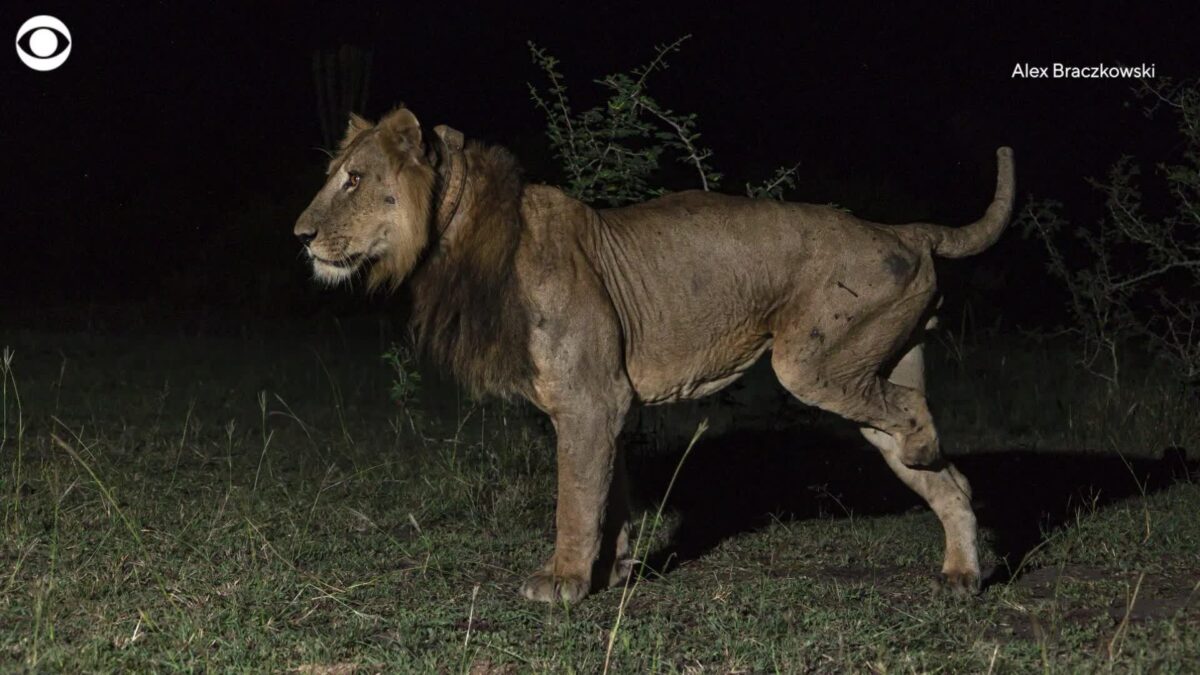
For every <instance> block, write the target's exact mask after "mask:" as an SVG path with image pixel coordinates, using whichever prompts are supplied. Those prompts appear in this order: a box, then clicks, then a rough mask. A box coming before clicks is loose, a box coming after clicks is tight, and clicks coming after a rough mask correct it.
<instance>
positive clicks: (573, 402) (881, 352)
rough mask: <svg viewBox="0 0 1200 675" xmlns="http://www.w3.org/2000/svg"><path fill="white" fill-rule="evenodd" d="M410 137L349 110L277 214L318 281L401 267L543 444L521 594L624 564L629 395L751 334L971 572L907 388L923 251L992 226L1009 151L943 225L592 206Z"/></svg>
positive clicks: (821, 212) (962, 250) (689, 195)
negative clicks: (550, 525) (553, 478)
mask: <svg viewBox="0 0 1200 675" xmlns="http://www.w3.org/2000/svg"><path fill="white" fill-rule="evenodd" d="M434 132H435V135H434V137H432V138H426V137H425V136H424V135H423V134H422V132H421V126H420V124H419V123H418V122H417V118H416V117H415V116H414V115H413V113H412V112H410V111H409V110H407V109H405V108H398V109H396V110H393V111H392V112H391V113H389V114H388V115H387V116H386V117H384V118H383V119H382V120H381V121H380V122H379V123H378V124H375V125H372V124H370V123H369V122H367V121H365V120H363V119H362V118H359V117H357V116H352V117H351V119H350V125H349V128H348V129H347V131H346V137H345V139H344V140H343V141H342V143H341V146H340V148H339V152H338V154H337V156H336V157H334V159H333V161H332V162H330V164H329V169H328V176H329V177H328V179H327V180H326V182H325V186H324V187H323V188H321V191H320V192H318V193H317V196H316V197H315V198H314V199H313V201H312V204H310V205H309V207H308V208H307V209H306V210H305V211H304V213H303V214H301V216H300V219H299V220H298V221H297V223H296V228H295V233H296V236H297V237H299V238H300V241H301V242H302V243H303V244H304V247H305V250H306V251H307V252H308V256H309V258H310V259H311V261H312V266H313V272H314V274H315V276H316V278H317V279H320V280H322V281H325V282H330V283H335V282H341V281H345V280H347V279H350V278H351V276H352V275H353V274H354V273H355V272H356V271H357V270H359V269H360V268H365V269H366V270H367V275H368V276H367V284H368V286H369V287H372V288H374V287H378V286H385V287H388V288H395V287H396V286H398V285H399V284H400V283H401V281H403V280H404V279H406V278H407V279H409V283H410V285H411V289H412V295H413V323H414V333H415V335H416V336H417V340H418V342H419V343H420V344H421V345H422V346H424V347H425V348H426V349H427V350H428V351H429V352H430V353H431V354H432V355H433V356H434V357H435V359H436V360H437V361H439V362H440V363H441V364H443V365H446V366H449V367H450V368H451V369H452V370H453V371H454V373H455V374H456V376H457V377H458V378H459V379H460V380H461V381H462V382H463V383H464V384H465V385H466V386H467V387H468V388H469V389H470V390H471V391H472V392H474V393H476V394H485V393H490V394H498V395H501V396H512V395H520V396H523V397H525V398H527V399H528V400H529V401H530V402H532V403H533V405H535V406H537V407H538V408H539V409H540V410H542V411H543V412H545V413H546V414H547V415H549V416H550V419H551V421H552V422H553V424H554V430H555V432H556V435H557V443H558V450H557V452H558V511H557V519H556V523H557V529H556V540H555V545H554V553H553V554H552V555H551V556H550V559H549V560H548V561H547V562H546V564H545V565H544V566H543V567H542V568H541V569H539V570H537V571H536V572H534V574H533V575H532V576H531V577H529V579H527V580H526V581H525V583H524V584H523V586H522V588H521V593H522V594H523V595H524V596H525V597H526V598H529V599H532V600H542V601H566V602H574V601H577V600H579V599H581V598H583V597H584V596H585V595H587V594H588V593H589V592H591V591H593V590H596V589H598V588H602V587H604V586H605V585H611V584H614V583H616V582H618V581H620V580H621V579H622V578H623V577H622V573H623V572H624V571H626V570H627V569H628V567H629V565H628V560H627V556H628V551H629V541H628V529H627V528H628V525H627V521H628V516H629V507H628V501H627V494H626V487H625V476H624V463H623V461H622V455H621V453H620V452H618V449H617V445H616V438H617V434H618V432H619V431H620V430H621V426H622V422H623V420H624V418H625V413H626V412H627V411H628V410H629V406H630V405H631V404H632V403H634V402H640V403H646V404H655V403H666V402H670V401H679V400H683V399H689V398H695V397H700V396H705V395H708V394H711V393H713V392H715V391H717V390H719V389H721V388H722V387H724V386H726V385H728V384H729V383H731V382H733V381H734V380H736V379H737V378H738V376H739V375H741V374H742V372H744V371H745V370H746V369H747V368H749V367H750V366H751V364H753V363H754V362H755V361H757V360H758V358H759V357H760V356H762V355H763V353H764V352H766V351H767V350H771V366H772V367H773V368H774V370H775V373H776V374H777V375H778V377H779V381H780V382H781V383H782V384H783V386H784V387H786V388H787V390H788V391H790V392H791V393H792V394H793V395H794V396H795V397H796V398H798V399H799V400H801V401H803V402H804V403H806V404H808V405H813V406H817V407H818V408H822V409H824V410H828V411H831V412H834V413H837V414H838V415H841V416H842V417H845V418H847V419H849V420H853V421H854V422H857V423H859V424H861V425H862V428H863V434H864V435H865V436H866V437H867V439H868V440H869V441H870V442H871V443H872V444H874V445H875V446H876V447H877V448H879V450H880V451H881V452H882V453H883V456H884V459H885V460H886V461H887V463H888V465H889V466H891V467H892V469H893V470H894V471H895V472H896V474H897V475H898V476H899V477H900V479H901V480H903V481H904V482H905V483H907V484H908V486H909V487H911V488H912V489H913V490H915V491H916V492H917V493H918V494H920V495H921V497H923V498H924V499H925V501H926V502H928V503H929V505H930V507H932V508H933V510H934V512H935V513H937V515H938V518H940V519H941V522H942V526H943V528H944V529H945V534H946V553H945V561H944V563H943V565H942V579H943V581H944V584H945V585H946V586H947V587H948V588H949V589H951V590H953V591H955V592H957V593H976V592H978V591H979V586H980V576H979V561H978V555H977V551H976V526H975V515H974V513H973V512H972V511H971V506H970V487H969V486H968V483H967V480H966V479H965V478H964V477H963V476H962V474H960V473H959V472H958V471H957V470H956V469H955V468H954V467H953V466H952V465H951V464H950V463H949V462H947V461H946V460H945V459H943V458H942V456H941V454H940V451H939V448H938V436H937V432H936V431H935V429H934V424H933V420H932V419H931V418H930V415H929V409H928V408H927V407H926V404H925V396H924V374H923V365H924V364H923V360H922V352H921V340H922V337H921V335H922V332H923V331H924V329H925V328H926V327H927V324H928V322H929V321H930V320H931V316H932V309H933V303H934V301H935V278H934V269H933V256H934V255H935V254H936V255H939V256H942V257H948V258H958V257H962V256H968V255H972V254H975V253H979V252H980V251H983V250H984V249H986V248H987V247H988V246H990V245H991V244H992V243H993V242H994V241H995V240H996V239H997V237H999V236H1000V233H1001V232H1002V231H1003V230H1004V227H1005V225H1006V224H1007V223H1008V220H1009V216H1010V214H1011V212H1012V200H1013V163H1012V151H1011V150H1010V149H1008V148H1000V150H999V151H998V152H997V157H998V161H999V172H998V178H997V181H996V194H995V198H994V200H993V201H992V203H991V205H990V206H989V207H988V209H987V213H986V214H985V215H984V216H983V218H981V219H980V220H978V221H976V222H975V223H972V224H971V225H968V226H966V227H961V228H948V227H943V226H940V225H929V224H924V223H919V224H910V225H900V226H887V225H878V224H875V223H869V222H865V221H862V220H859V219H858V218H855V217H853V216H851V215H848V214H846V213H843V212H841V211H839V210H837V209H833V208H829V207H826V206H815V205H811V204H793V203H784V202H777V201H770V200H756V199H747V198H744V197H731V196H726V195H720V194H713V193H708V192H697V191H690V192H682V193H678V194H671V195H667V196H664V197H661V198H659V199H654V200H652V201H649V202H646V203H643V204H637V205H634V206H628V207H624V208H616V209H593V208H591V207H589V206H587V205H586V204H583V203H582V202H579V201H578V200H575V199H572V198H571V197H569V196H567V195H566V194H564V193H563V192H562V191H561V190H558V189H556V188H553V187H548V186H545V185H524V184H523V183H522V182H521V179H520V174H519V170H518V167H517V164H516V162H515V161H514V160H513V158H512V156H511V155H509V153H508V152H507V151H505V150H503V149H501V148H497V147H484V146H482V145H478V144H475V143H472V144H469V145H467V146H466V147H464V145H463V138H462V134H460V133H459V132H457V131H455V130H453V129H450V128H448V127H445V126H438V127H435V128H434Z"/></svg>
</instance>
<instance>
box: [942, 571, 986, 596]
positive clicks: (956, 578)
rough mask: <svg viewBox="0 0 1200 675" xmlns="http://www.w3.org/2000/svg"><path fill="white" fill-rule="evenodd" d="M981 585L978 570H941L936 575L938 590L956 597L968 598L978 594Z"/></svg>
mask: <svg viewBox="0 0 1200 675" xmlns="http://www.w3.org/2000/svg"><path fill="white" fill-rule="evenodd" d="M982 587H983V585H982V583H981V581H980V578H979V572H975V571H971V570H966V571H958V572H942V573H941V574H940V575H938V582H937V588H938V590H940V591H942V592H945V593H950V594H952V595H953V596H955V597H957V598H969V597H973V596H976V595H979V591H980V590H981V589H982Z"/></svg>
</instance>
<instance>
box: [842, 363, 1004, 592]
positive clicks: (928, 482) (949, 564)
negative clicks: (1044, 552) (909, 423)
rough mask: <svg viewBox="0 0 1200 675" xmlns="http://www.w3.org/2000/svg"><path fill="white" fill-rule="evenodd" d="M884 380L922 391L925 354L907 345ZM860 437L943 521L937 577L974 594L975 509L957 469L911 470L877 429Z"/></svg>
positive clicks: (957, 589) (976, 576)
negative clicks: (943, 543)
mask: <svg viewBox="0 0 1200 675" xmlns="http://www.w3.org/2000/svg"><path fill="white" fill-rule="evenodd" d="M888 380H889V381H891V382H893V383H895V384H898V385H901V386H904V387H909V388H911V389H915V390H917V391H922V392H923V391H924V390H925V358H924V354H923V348H922V346H921V345H920V344H918V345H916V346H914V347H912V348H911V349H909V351H908V352H907V353H906V354H905V355H904V357H903V358H902V359H900V361H899V363H897V364H896V366H895V368H893V369H892V372H891V374H890V375H889V376H888ZM862 434H863V436H865V437H866V439H867V440H868V441H870V442H871V444H872V445H874V446H875V447H876V448H879V451H880V452H881V453H883V458H884V460H886V461H887V463H888V466H890V467H891V468H892V471H894V472H896V475H897V476H899V477H900V480H902V481H904V483H905V484H906V485H908V487H910V488H912V490H913V491H914V492H916V493H917V494H918V495H920V496H921V498H922V499H924V500H925V502H926V503H928V504H929V507H930V508H931V509H933V512H934V513H935V514H937V517H938V519H939V520H940V521H941V522H942V529H943V530H944V531H945V533H946V554H945V559H944V561H943V563H942V581H943V583H944V584H945V586H946V588H948V589H949V590H951V591H953V592H954V593H956V594H960V595H968V594H971V595H973V594H975V593H978V592H979V588H980V572H979V552H978V545H977V543H976V529H977V528H976V523H975V513H974V512H973V511H972V510H971V486H970V484H969V483H968V482H967V479H966V478H965V477H964V476H963V475H962V474H961V473H959V471H958V469H956V468H954V465H952V464H950V463H949V462H945V461H943V462H941V463H940V465H939V466H938V467H937V468H936V469H933V470H919V469H912V468H909V467H908V466H906V465H905V463H904V461H903V460H902V459H901V458H900V446H899V445H898V444H897V443H896V439H895V438H894V437H893V436H892V435H890V434H886V433H884V432H882V431H879V430H878V429H872V428H869V427H864V428H863V429H862Z"/></svg>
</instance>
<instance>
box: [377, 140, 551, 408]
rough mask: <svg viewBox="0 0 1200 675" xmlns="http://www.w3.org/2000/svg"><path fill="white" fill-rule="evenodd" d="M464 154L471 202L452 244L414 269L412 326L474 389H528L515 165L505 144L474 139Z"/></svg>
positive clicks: (529, 367) (515, 392) (484, 391)
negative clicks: (518, 280)
mask: <svg viewBox="0 0 1200 675" xmlns="http://www.w3.org/2000/svg"><path fill="white" fill-rule="evenodd" d="M464 154H465V156H466V157H465V158H466V163H467V172H468V174H469V175H470V176H471V181H472V182H471V190H472V193H471V200H470V203H469V204H464V209H465V211H466V212H465V213H463V214H462V218H461V224H460V225H459V226H458V227H459V228H460V229H458V230H457V231H456V232H455V238H454V244H453V246H452V247H446V246H440V245H435V246H434V247H433V248H432V249H431V250H430V251H429V254H428V255H427V256H426V257H425V259H424V260H423V261H422V262H421V263H419V264H418V266H417V269H416V270H414V272H413V274H412V277H411V286H410V287H411V289H412V300H413V301H412V327H413V332H414V334H415V336H416V338H417V343H418V345H420V346H421V348H422V349H424V350H425V351H427V353H429V354H430V355H431V356H433V357H434V359H436V360H437V361H438V362H439V363H440V364H442V365H444V366H448V367H449V368H450V369H451V370H453V371H454V374H455V375H456V376H457V377H458V378H459V380H460V381H461V382H462V383H463V384H464V385H465V386H466V388H467V389H468V391H470V392H471V393H472V394H475V395H482V394H494V395H499V396H503V397H510V396H513V395H519V394H526V393H528V390H529V386H530V382H531V381H532V379H533V375H534V368H533V364H532V362H531V361H530V358H529V318H528V310H527V309H526V307H525V303H524V302H523V301H522V299H521V296H520V292H519V290H518V288H517V285H516V264H515V257H516V252H517V247H518V245H519V244H520V240H521V233H522V230H523V229H524V223H523V222H522V220H521V212H520V205H521V190H522V187H523V183H522V180H521V172H520V168H519V166H518V164H517V161H516V159H515V158H514V157H513V156H512V155H511V154H509V153H508V151H506V150H504V149H503V148H499V147H491V148H487V147H483V146H481V145H478V144H475V143H472V144H470V145H468V146H467V148H466V149H465V150H464ZM376 269H378V267H376ZM374 273H375V270H372V275H374ZM388 273H389V274H390V273H391V272H390V271H389V272H388Z"/></svg>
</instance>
